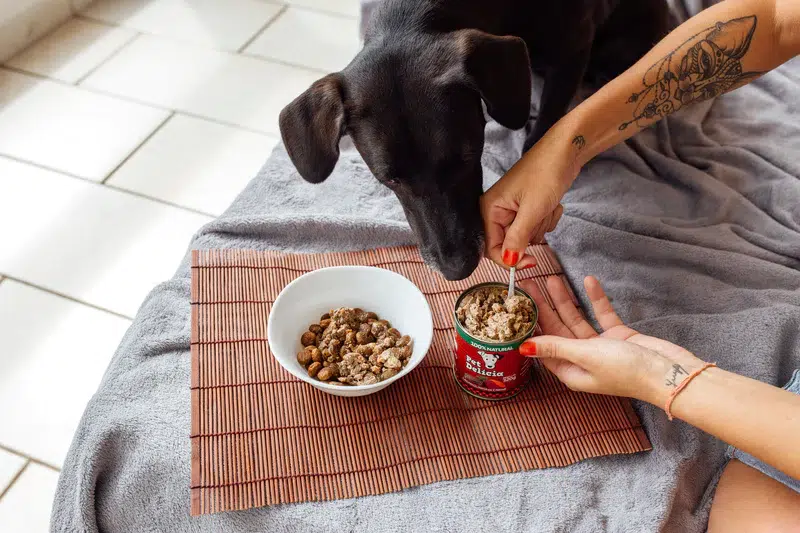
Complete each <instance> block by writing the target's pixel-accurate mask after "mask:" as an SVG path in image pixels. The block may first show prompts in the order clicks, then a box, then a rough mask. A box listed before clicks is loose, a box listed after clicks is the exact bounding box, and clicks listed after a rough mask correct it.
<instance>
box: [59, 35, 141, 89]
mask: <svg viewBox="0 0 800 533" xmlns="http://www.w3.org/2000/svg"><path fill="white" fill-rule="evenodd" d="M125 29H129V28H125ZM141 36H142V34H141V33H139V32H137V31H134V34H133V35H132V36H131V38H130V39H128V40H127V41H125V42H124V43H122V44H121V45H120V46H119V47H118V48H116V49H115V50H114V51H113V52H111V53H110V54H109V55H108V57H106V58H105V59H103V60H102V61H100V62H99V63H98V64H97V65H95V66H93V67H92V68H90V69H89V70H88V71H87V72H86V73H85V74H84V75H83V76H81V77H79V78H78V79H77V80H75V82H74V83H73V84H72V85H74V86H76V87H77V86H79V85H80V84H81V83H83V82H84V81H85V80H86V78H88V77H89V76H91V75H92V74H94V73H95V72H97V71H98V70H99V69H100V67H102V66H104V65H106V63H108V62H109V61H111V60H112V59H114V58H115V57H117V56H118V55H119V54H120V52H122V51H123V50H124V49H126V48H127V47H128V45H129V44H131V43H133V42H134V41H135V40H137V39H138V38H139V37H141Z"/></svg>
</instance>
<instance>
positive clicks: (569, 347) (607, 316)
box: [519, 276, 703, 406]
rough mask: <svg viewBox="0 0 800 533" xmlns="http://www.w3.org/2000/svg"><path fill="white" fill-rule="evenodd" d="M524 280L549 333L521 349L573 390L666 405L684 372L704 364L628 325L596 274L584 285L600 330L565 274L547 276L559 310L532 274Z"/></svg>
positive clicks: (522, 284)
mask: <svg viewBox="0 0 800 533" xmlns="http://www.w3.org/2000/svg"><path fill="white" fill-rule="evenodd" d="M519 286H520V287H521V288H522V289H523V290H525V291H526V292H528V294H530V295H531V296H532V297H533V299H534V300H535V301H536V305H537V306H538V308H539V325H540V326H541V328H542V331H543V333H544V335H543V336H540V337H534V338H531V339H528V340H527V341H525V342H524V343H523V344H522V346H521V347H520V352H521V353H522V354H523V355H526V356H530V357H536V358H537V359H540V360H541V362H542V364H544V366H545V367H546V368H547V369H548V370H550V372H552V373H553V374H555V375H556V377H558V379H559V380H561V381H562V382H563V383H564V384H565V385H566V386H567V387H569V388H570V389H572V390H577V391H582V392H590V393H596V394H610V395H614V396H627V397H631V398H636V399H639V400H644V401H647V402H650V403H653V404H656V405H659V406H661V405H663V404H664V401H665V400H666V398H667V397H668V395H669V393H670V392H671V391H672V390H673V389H674V388H675V386H677V384H679V383H680V382H681V381H682V380H683V378H685V377H686V376H687V375H688V374H689V373H691V372H692V371H694V370H696V369H697V368H700V367H701V366H702V365H703V361H701V360H700V359H698V358H697V357H695V356H694V355H693V354H692V353H691V352H689V351H687V350H685V349H683V348H681V347H680V346H676V345H675V344H672V343H671V342H668V341H665V340H662V339H658V338H655V337H649V336H647V335H642V334H641V333H639V332H637V331H635V330H633V329H631V328H629V327H627V326H626V325H624V324H623V323H622V320H620V318H619V317H618V316H617V313H616V312H615V311H614V308H613V307H612V306H611V303H610V302H609V300H608V297H606V294H605V292H603V288H602V287H601V286H600V282H598V281H597V279H595V278H594V277H592V276H589V277H587V278H586V279H585V280H584V286H585V287H586V293H587V294H588V295H589V299H590V300H591V302H592V309H593V311H594V315H595V318H596V319H597V322H598V323H599V324H600V327H602V328H603V333H601V334H598V333H597V332H596V331H595V330H594V328H593V327H592V326H591V325H590V324H589V323H588V322H587V321H586V319H585V318H584V316H583V315H582V314H581V312H580V310H579V309H578V308H577V307H576V306H575V304H574V303H573V302H572V298H571V297H570V295H569V293H568V292H567V288H566V287H565V286H564V283H563V282H562V281H561V279H560V278H558V277H551V278H549V279H548V280H547V290H548V292H549V293H550V297H551V299H552V300H553V303H554V305H555V308H556V309H555V311H554V310H553V309H552V308H551V307H550V305H549V304H548V303H547V301H546V300H545V298H544V295H542V293H541V292H540V291H539V289H538V288H537V287H536V284H535V283H534V282H533V281H532V280H525V281H521V282H520V283H519Z"/></svg>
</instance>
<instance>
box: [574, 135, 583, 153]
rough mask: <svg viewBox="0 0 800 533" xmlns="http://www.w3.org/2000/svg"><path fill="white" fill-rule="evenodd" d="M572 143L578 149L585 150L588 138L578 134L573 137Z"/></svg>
mask: <svg viewBox="0 0 800 533" xmlns="http://www.w3.org/2000/svg"><path fill="white" fill-rule="evenodd" d="M572 144H573V145H575V147H576V148H577V149H578V151H581V150H583V147H584V146H586V139H584V138H583V135H578V136H577V137H575V138H574V139H572Z"/></svg>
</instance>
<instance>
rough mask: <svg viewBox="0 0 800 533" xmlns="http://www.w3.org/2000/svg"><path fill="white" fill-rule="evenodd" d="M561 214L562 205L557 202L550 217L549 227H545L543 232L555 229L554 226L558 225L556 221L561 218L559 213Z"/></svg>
mask: <svg viewBox="0 0 800 533" xmlns="http://www.w3.org/2000/svg"><path fill="white" fill-rule="evenodd" d="M563 214H564V206H563V205H561V204H558V207H556V210H555V211H553V216H552V217H551V218H550V227H548V228H547V231H546V232H545V233H550V232H551V231H553V230H554V229H556V226H558V221H559V220H561V215H563Z"/></svg>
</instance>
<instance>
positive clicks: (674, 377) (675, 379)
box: [665, 363, 689, 387]
mask: <svg viewBox="0 0 800 533" xmlns="http://www.w3.org/2000/svg"><path fill="white" fill-rule="evenodd" d="M688 375H689V373H688V372H687V371H686V370H685V369H684V368H683V367H682V366H681V365H679V364H677V363H675V364H674V365H672V369H671V370H670V372H669V377H668V378H667V381H666V383H665V384H666V385H667V387H677V386H678V385H680V383H681V381H683V378H681V376H688Z"/></svg>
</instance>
